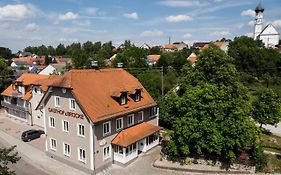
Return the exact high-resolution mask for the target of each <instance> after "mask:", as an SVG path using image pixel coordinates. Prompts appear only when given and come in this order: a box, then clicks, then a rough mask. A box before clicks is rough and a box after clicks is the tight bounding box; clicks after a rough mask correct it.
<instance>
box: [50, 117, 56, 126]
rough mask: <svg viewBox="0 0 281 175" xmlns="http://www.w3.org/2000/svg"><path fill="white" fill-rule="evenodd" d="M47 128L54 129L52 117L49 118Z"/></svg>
mask: <svg viewBox="0 0 281 175" xmlns="http://www.w3.org/2000/svg"><path fill="white" fill-rule="evenodd" d="M49 127H50V128H55V118H54V117H50V118H49Z"/></svg>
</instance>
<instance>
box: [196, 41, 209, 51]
mask: <svg viewBox="0 0 281 175" xmlns="http://www.w3.org/2000/svg"><path fill="white" fill-rule="evenodd" d="M206 44H210V42H194V43H193V45H192V48H193V49H198V50H201V48H202V47H204V46H205V45H206Z"/></svg>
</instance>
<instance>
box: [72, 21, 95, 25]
mask: <svg viewBox="0 0 281 175" xmlns="http://www.w3.org/2000/svg"><path fill="white" fill-rule="evenodd" d="M73 24H75V25H78V26H90V25H91V21H90V20H84V21H78V20H75V21H73Z"/></svg>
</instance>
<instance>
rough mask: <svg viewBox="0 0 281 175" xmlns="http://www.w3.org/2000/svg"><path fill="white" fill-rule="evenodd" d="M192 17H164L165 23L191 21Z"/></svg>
mask: <svg viewBox="0 0 281 175" xmlns="http://www.w3.org/2000/svg"><path fill="white" fill-rule="evenodd" d="M191 20H192V17H190V16H188V15H176V16H168V17H166V21H167V22H171V23H176V22H182V21H191Z"/></svg>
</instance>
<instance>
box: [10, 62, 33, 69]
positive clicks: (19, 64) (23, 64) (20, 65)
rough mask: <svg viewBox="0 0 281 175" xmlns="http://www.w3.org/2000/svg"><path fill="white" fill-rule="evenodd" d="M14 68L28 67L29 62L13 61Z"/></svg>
mask: <svg viewBox="0 0 281 175" xmlns="http://www.w3.org/2000/svg"><path fill="white" fill-rule="evenodd" d="M11 67H12V69H20V68H26V69H27V68H28V67H29V64H28V63H27V62H26V61H13V62H12V63H11Z"/></svg>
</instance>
